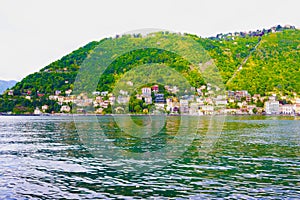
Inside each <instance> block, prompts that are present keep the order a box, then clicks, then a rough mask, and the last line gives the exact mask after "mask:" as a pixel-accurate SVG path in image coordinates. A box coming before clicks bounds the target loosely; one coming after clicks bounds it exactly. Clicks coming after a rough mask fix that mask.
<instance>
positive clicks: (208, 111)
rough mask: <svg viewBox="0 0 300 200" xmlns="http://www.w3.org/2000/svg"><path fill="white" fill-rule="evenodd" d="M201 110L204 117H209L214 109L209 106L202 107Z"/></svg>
mask: <svg viewBox="0 0 300 200" xmlns="http://www.w3.org/2000/svg"><path fill="white" fill-rule="evenodd" d="M201 110H202V112H203V114H205V115H211V114H213V113H214V107H213V106H210V105H205V106H202V107H201Z"/></svg>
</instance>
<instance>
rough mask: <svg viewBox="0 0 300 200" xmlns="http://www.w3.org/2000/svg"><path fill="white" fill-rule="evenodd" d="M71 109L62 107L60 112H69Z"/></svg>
mask: <svg viewBox="0 0 300 200" xmlns="http://www.w3.org/2000/svg"><path fill="white" fill-rule="evenodd" d="M70 111H71V108H70V106H67V105H64V106H62V107H61V108H60V112H70Z"/></svg>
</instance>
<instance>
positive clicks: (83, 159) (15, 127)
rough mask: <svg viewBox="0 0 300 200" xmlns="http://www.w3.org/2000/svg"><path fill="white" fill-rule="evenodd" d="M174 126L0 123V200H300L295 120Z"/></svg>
mask: <svg viewBox="0 0 300 200" xmlns="http://www.w3.org/2000/svg"><path fill="white" fill-rule="evenodd" d="M184 120H185V119H182V118H180V117H175V116H173V117H166V118H165V117H163V118H161V117H152V118H151V119H150V118H148V117H142V116H136V117H133V122H134V123H135V124H136V125H137V126H136V127H135V129H133V128H132V127H133V126H132V124H131V123H132V121H131V122H130V121H126V120H124V119H122V117H121V116H119V117H115V118H113V117H109V116H105V117H104V116H102V117H98V118H96V117H88V116H86V117H74V118H73V117H61V116H60V117H53V116H48V117H10V116H2V117H0V199H59V198H64V199H117V198H118V199H145V198H152V199H155V198H157V199H170V198H171V199H186V198H190V199H206V198H207V199H214V198H220V199H223V198H228V199H255V198H265V199H268V198H270V199H271V198H272V199H274V198H279V199H281V198H289V199H299V198H300V141H299V140H300V137H299V136H300V121H299V118H297V117H266V116H228V117H226V118H225V119H224V120H225V121H224V124H223V121H222V120H223V119H216V120H215V121H213V123H214V124H215V125H216V126H214V125H211V124H210V122H211V121H212V119H211V118H209V117H190V118H188V120H186V121H185V122H184V123H181V122H182V121H184ZM116 122H118V123H116ZM143 127H146V128H144V129H143ZM220 127H221V129H220ZM196 128H197V129H196ZM195 130H196V131H197V132H196V131H195ZM220 130H221V131H220ZM151 131H153V132H151Z"/></svg>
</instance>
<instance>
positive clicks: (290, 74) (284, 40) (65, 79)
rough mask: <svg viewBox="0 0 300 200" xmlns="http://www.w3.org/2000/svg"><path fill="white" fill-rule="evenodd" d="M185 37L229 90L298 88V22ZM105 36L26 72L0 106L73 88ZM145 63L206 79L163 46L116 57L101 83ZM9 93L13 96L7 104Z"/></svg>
mask: <svg viewBox="0 0 300 200" xmlns="http://www.w3.org/2000/svg"><path fill="white" fill-rule="evenodd" d="M272 31H273V33H272ZM165 34H167V33H165ZM123 37H130V38H131V40H136V41H137V42H138V41H143V40H145V38H144V37H142V36H141V35H134V36H123ZM183 37H188V38H193V39H194V40H195V41H197V42H198V43H199V45H201V46H202V47H203V48H204V49H205V50H206V51H207V52H208V54H209V55H210V57H211V58H212V59H213V61H214V62H215V65H216V66H217V67H218V69H219V71H220V73H221V76H222V78H223V82H224V83H225V85H226V87H227V89H228V90H248V91H249V92H250V93H251V94H255V93H260V94H262V95H264V94H266V93H268V92H280V93H282V94H292V93H293V92H296V93H298V94H299V93H300V72H299V70H300V67H299V64H300V30H297V29H295V28H294V27H286V28H284V27H281V26H277V27H275V28H273V29H268V30H262V31H255V32H249V33H230V34H225V35H223V34H219V35H218V36H216V37H211V38H201V37H198V36H196V35H190V34H185V35H184V36H183ZM155 39H156V38H155V37H153V38H152V40H155ZM105 40H114V39H113V38H107V39H103V40H101V41H99V42H95V41H94V42H91V43H89V44H87V45H86V46H84V47H81V48H79V49H78V50H75V51H73V52H72V53H70V54H68V55H66V56H64V57H62V58H61V59H60V60H57V61H55V62H53V63H51V64H50V65H48V66H46V67H44V68H43V69H41V70H40V71H39V72H36V73H34V74H31V75H28V76H27V77H25V78H24V79H23V80H22V81H20V82H19V83H17V84H16V85H15V86H14V87H13V88H12V89H13V90H14V97H11V96H8V95H7V94H5V95H3V96H2V98H1V99H0V112H6V111H8V110H11V109H13V108H14V106H16V105H19V106H23V107H26V105H27V104H30V105H32V106H40V105H42V104H43V103H45V101H46V99H47V97H48V96H49V95H52V94H54V92H55V91H56V90H60V91H62V94H64V92H65V91H66V90H68V89H73V87H74V85H73V83H74V81H75V78H76V75H77V72H78V69H79V68H80V65H81V64H82V63H83V61H84V60H85V59H86V58H87V57H88V56H89V54H90V53H92V52H93V50H94V49H95V47H97V45H99V44H100V43H101V42H103V41H105ZM147 63H164V64H167V65H169V66H171V67H172V68H174V69H176V70H177V71H180V73H182V74H183V75H184V76H186V78H187V79H188V80H189V81H190V82H191V85H193V86H195V87H198V86H200V85H202V84H205V82H204V80H203V79H202V78H201V75H200V74H198V73H197V72H195V71H193V70H191V68H190V66H189V63H188V62H187V61H186V60H184V59H183V58H181V57H179V56H177V55H175V54H172V53H170V52H167V51H164V50H158V49H146V50H137V51H133V52H130V53H127V54H124V55H123V56H121V57H120V58H118V59H117V60H115V61H114V62H113V63H112V64H111V66H110V67H109V68H108V69H107V70H106V72H105V73H104V76H102V77H101V78H100V81H99V84H98V87H97V89H98V90H99V91H105V90H108V91H111V90H112V89H113V87H114V83H115V81H117V80H118V79H119V78H120V77H121V76H122V75H123V74H124V73H125V72H126V71H128V70H130V69H131V68H133V67H135V66H137V65H141V64H147ZM28 92H30V94H31V96H32V99H31V100H30V101H29V102H27V104H26V103H24V102H23V101H22V100H20V98H21V96H24V95H26V93H28ZM7 99H9V100H10V103H9V105H8V103H7ZM12 102H13V103H12ZM48 103H49V102H48ZM23 104H26V105H23ZM52 104H53V102H52ZM3 107H5V109H4V108H3Z"/></svg>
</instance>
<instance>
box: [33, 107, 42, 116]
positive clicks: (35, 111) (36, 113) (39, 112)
mask: <svg viewBox="0 0 300 200" xmlns="http://www.w3.org/2000/svg"><path fill="white" fill-rule="evenodd" d="M33 114H35V115H41V114H42V112H41V111H40V109H39V108H38V107H36V108H35V110H34V113H33Z"/></svg>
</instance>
